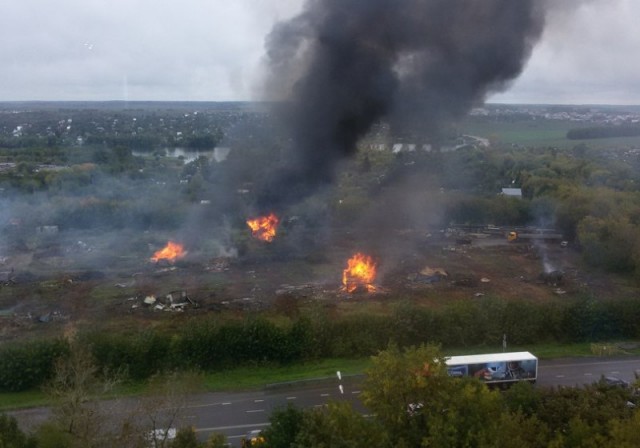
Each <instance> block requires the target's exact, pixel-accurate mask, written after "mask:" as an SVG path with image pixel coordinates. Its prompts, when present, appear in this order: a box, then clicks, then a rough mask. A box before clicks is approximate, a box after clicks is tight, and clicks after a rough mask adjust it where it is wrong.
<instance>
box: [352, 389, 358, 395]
mask: <svg viewBox="0 0 640 448" xmlns="http://www.w3.org/2000/svg"><path fill="white" fill-rule="evenodd" d="M351 393H352V394H354V395H355V394H359V393H360V391H359V390H352V391H351Z"/></svg>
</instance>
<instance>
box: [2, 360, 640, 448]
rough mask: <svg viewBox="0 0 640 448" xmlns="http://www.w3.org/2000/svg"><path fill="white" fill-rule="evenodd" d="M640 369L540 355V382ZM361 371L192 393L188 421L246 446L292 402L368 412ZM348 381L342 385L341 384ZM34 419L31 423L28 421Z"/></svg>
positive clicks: (28, 413)
mask: <svg viewBox="0 0 640 448" xmlns="http://www.w3.org/2000/svg"><path fill="white" fill-rule="evenodd" d="M636 370H640V357H633V358H629V357H625V358H617V359H616V358H606V359H603V358H576V359H558V360H550V361H544V360H543V361H540V363H539V366H538V381H537V384H538V385H540V386H582V385H584V384H588V383H593V382H596V381H598V380H599V379H600V378H601V377H602V376H613V377H616V378H620V379H623V380H626V381H629V382H631V381H633V380H634V379H635V378H634V371H636ZM360 383H361V378H360V377H349V378H342V380H339V379H338V377H337V376H336V377H335V378H333V379H331V378H330V379H326V380H324V381H315V382H313V381H311V382H300V383H290V384H286V385H279V386H275V387H269V388H266V389H264V390H259V391H250V392H237V393H206V394H199V395H197V396H193V397H191V399H190V400H189V402H188V405H187V407H186V409H185V411H184V418H185V420H184V421H183V423H184V424H186V425H191V426H193V427H194V428H195V430H196V432H197V434H198V438H199V439H201V440H206V439H207V438H208V437H209V435H210V434H211V433H212V432H220V433H223V434H225V435H226V436H227V438H228V439H229V442H230V443H231V444H232V446H240V439H241V438H242V437H244V436H246V434H247V433H248V432H249V431H251V430H254V429H263V428H265V427H266V426H267V425H268V421H269V415H270V414H271V412H272V411H273V410H274V409H277V408H279V407H283V406H286V405H287V404H288V403H292V404H294V405H295V406H297V407H302V408H313V407H321V406H324V405H325V404H327V403H328V402H329V401H330V400H348V401H350V402H352V403H353V405H354V406H355V407H356V409H358V410H359V411H360V412H362V413H363V414H365V415H366V414H367V412H368V411H367V410H366V409H365V408H364V406H363V405H362V403H361V402H360V400H359V394H360ZM340 386H342V387H340ZM13 414H14V415H15V416H16V417H17V418H18V420H19V421H20V422H21V426H32V425H33V424H34V423H36V422H37V421H38V420H39V421H42V420H44V419H46V418H47V415H48V412H47V410H46V409H31V410H23V411H16V412H14V413H13ZM28 423H30V424H28Z"/></svg>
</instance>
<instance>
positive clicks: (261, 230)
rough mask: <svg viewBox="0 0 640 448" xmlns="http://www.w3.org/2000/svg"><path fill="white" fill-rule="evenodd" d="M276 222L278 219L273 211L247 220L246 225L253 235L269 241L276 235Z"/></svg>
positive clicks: (277, 222)
mask: <svg viewBox="0 0 640 448" xmlns="http://www.w3.org/2000/svg"><path fill="white" fill-rule="evenodd" d="M278 224H280V220H279V219H278V217H277V216H276V215H274V214H273V213H270V214H269V215H267V216H260V217H258V218H255V219H248V220H247V225H248V226H249V228H250V229H251V233H252V234H253V236H254V237H256V238H258V239H259V240H262V241H267V242H269V243H270V242H271V241H273V239H274V238H275V237H276V231H277V230H278Z"/></svg>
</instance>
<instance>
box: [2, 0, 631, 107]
mask: <svg viewBox="0 0 640 448" xmlns="http://www.w3.org/2000/svg"><path fill="white" fill-rule="evenodd" d="M549 3H550V4H551V5H553V13H552V14H550V16H549V17H548V24H547V28H546V31H545V34H544V36H543V39H542V41H541V42H540V43H539V45H538V46H537V47H536V48H535V49H534V52H533V55H532V58H531V60H530V61H529V63H528V65H527V67H526V69H525V71H524V73H523V74H522V75H521V77H520V78H519V79H518V80H517V81H516V82H515V83H514V84H513V85H512V86H511V88H510V89H509V90H508V91H507V92H505V93H503V94H500V95H497V96H494V97H492V98H491V100H493V101H496V100H500V101H510V102H547V103H549V102H552V103H553V102H565V103H585V102H590V103H607V102H610V103H611V102H614V103H640V83H639V82H638V81H637V80H638V79H639V77H638V73H639V72H640V62H638V61H639V60H638V58H637V57H636V54H637V51H638V48H640V31H639V29H638V27H637V23H636V22H637V18H638V17H640V2H638V1H637V0H590V1H587V0H549ZM302 4H303V0H233V1H227V2H223V1H221V0H218V1H215V2H214V1H210V0H183V1H181V2H157V1H153V0H58V1H56V2H45V1H41V0H21V1H9V2H4V4H3V6H2V14H1V15H0V39H1V41H2V45H0V60H1V61H2V70H1V71H0V101H8V100H113V99H124V95H125V92H128V96H129V99H131V100H211V101H215V100H250V99H253V96H252V91H253V90H252V89H253V87H254V86H255V85H256V84H257V83H258V80H259V79H260V76H261V71H260V62H261V59H262V57H263V54H264V39H265V36H266V35H267V34H268V32H269V31H270V30H271V28H272V26H273V24H274V23H275V22H276V21H278V20H284V19H287V18H289V17H292V16H293V15H295V14H296V13H297V12H298V11H299V10H300V9H301V7H302Z"/></svg>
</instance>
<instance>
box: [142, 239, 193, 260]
mask: <svg viewBox="0 0 640 448" xmlns="http://www.w3.org/2000/svg"><path fill="white" fill-rule="evenodd" d="M185 255H187V251H185V250H184V246H183V245H182V244H179V243H174V242H173V241H169V242H168V243H167V245H166V246H165V247H163V248H162V249H160V250H159V251H157V252H156V253H155V254H153V257H151V261H155V262H156V263H157V262H158V261H160V260H167V261H171V262H173V261H175V260H176V259H178V258H182V257H184V256H185Z"/></svg>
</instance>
